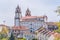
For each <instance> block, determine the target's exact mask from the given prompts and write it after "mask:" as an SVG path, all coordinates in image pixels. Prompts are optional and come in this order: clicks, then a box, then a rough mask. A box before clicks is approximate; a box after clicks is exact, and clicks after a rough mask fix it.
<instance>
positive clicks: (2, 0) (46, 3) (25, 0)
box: [0, 0, 60, 26]
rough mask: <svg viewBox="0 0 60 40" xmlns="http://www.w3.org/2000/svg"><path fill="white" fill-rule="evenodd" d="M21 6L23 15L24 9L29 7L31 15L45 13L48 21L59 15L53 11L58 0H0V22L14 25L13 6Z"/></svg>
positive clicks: (57, 17) (55, 19)
mask: <svg viewBox="0 0 60 40" xmlns="http://www.w3.org/2000/svg"><path fill="white" fill-rule="evenodd" d="M17 5H19V6H20V7H21V11H22V15H23V16H24V15H25V12H26V9H27V8H29V9H30V11H31V14H32V16H42V15H47V16H48V21H52V22H56V21H59V20H60V18H59V17H60V16H57V15H58V14H57V13H56V12H55V10H56V9H57V7H58V6H60V0H0V24H3V21H4V20H5V21H6V22H5V24H6V25H9V26H12V25H14V15H15V8H16V7H17Z"/></svg>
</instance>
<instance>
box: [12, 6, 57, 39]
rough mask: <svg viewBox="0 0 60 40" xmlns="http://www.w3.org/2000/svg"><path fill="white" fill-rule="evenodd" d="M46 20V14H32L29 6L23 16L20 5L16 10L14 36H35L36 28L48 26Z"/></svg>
mask: <svg viewBox="0 0 60 40" xmlns="http://www.w3.org/2000/svg"><path fill="white" fill-rule="evenodd" d="M46 22H47V16H46V15H44V16H32V15H31V11H30V10H29V8H27V10H26V13H25V16H24V17H23V16H22V12H21V8H20V7H19V5H18V6H17V7H16V10H15V17H14V26H13V27H12V32H13V33H14V36H16V37H18V38H23V37H28V35H30V36H29V38H30V37H31V38H33V37H35V35H34V34H35V33H34V32H35V31H36V30H38V29H39V28H42V27H43V28H47V24H46ZM54 25H55V24H54ZM50 26H51V25H50ZM55 28H56V27H55ZM24 35H25V36H24Z"/></svg>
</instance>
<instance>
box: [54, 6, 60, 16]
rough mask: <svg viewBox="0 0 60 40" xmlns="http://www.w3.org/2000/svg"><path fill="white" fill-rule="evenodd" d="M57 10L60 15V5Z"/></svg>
mask: <svg viewBox="0 0 60 40" xmlns="http://www.w3.org/2000/svg"><path fill="white" fill-rule="evenodd" d="M55 12H57V13H58V15H60V6H58V7H57V10H56V11H55Z"/></svg>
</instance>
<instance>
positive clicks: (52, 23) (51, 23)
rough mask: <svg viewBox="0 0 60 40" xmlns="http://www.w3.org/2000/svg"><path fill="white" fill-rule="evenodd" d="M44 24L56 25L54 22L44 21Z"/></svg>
mask: <svg viewBox="0 0 60 40" xmlns="http://www.w3.org/2000/svg"><path fill="white" fill-rule="evenodd" d="M46 24H47V25H56V26H57V24H56V23H55V22H46Z"/></svg>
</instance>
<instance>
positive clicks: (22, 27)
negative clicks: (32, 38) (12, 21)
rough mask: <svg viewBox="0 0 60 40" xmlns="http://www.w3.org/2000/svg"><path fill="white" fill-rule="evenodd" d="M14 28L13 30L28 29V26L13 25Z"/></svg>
mask: <svg viewBox="0 0 60 40" xmlns="http://www.w3.org/2000/svg"><path fill="white" fill-rule="evenodd" d="M12 29H13V30H28V28H27V27H25V26H17V27H16V26H14V27H12Z"/></svg>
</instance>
